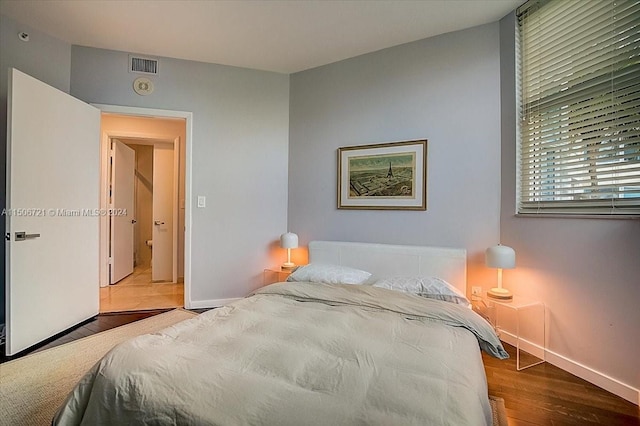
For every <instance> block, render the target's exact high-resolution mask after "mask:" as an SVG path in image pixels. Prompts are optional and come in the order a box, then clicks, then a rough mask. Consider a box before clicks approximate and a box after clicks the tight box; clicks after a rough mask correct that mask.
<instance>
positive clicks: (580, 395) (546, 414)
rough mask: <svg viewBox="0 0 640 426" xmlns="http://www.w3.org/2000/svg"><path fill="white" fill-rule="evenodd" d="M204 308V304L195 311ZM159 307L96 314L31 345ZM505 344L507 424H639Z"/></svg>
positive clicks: (609, 400)
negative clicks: (520, 360)
mask: <svg viewBox="0 0 640 426" xmlns="http://www.w3.org/2000/svg"><path fill="white" fill-rule="evenodd" d="M203 311H206V309H200V310H197V311H196V312H203ZM161 312H163V311H161V310H157V311H146V312H133V313H124V314H101V315H99V316H98V317H96V318H95V319H94V320H92V321H90V322H88V323H86V324H84V325H82V326H80V327H78V328H76V329H75V330H73V331H71V332H69V333H67V334H65V335H63V336H60V337H58V338H57V339H56V340H54V341H52V342H49V343H48V344H46V345H45V346H42V347H40V348H38V349H36V351H39V350H44V349H48V348H51V347H54V346H57V345H60V344H63V343H67V342H70V341H73V340H76V339H79V338H82V337H85V336H89V335H91V334H94V333H97V332H100V331H105V330H108V329H110V328H113V327H118V326H120V325H124V324H128V323H130V322H133V321H137V320H140V319H143V318H147V317H149V316H152V315H156V314H158V313H161ZM505 347H506V349H507V351H508V352H509V353H510V355H511V358H510V359H508V360H497V359H495V358H492V357H489V356H487V355H485V354H483V361H484V364H485V371H486V374H487V382H488V384H489V393H490V394H492V395H495V396H500V397H502V398H504V400H505V406H506V409H507V416H508V418H509V425H510V426H530V425H549V426H564V425H576V426H578V425H580V426H588V425H606V426H640V411H639V410H638V407H637V406H636V405H634V404H631V403H630V402H628V401H625V400H624V399H622V398H619V397H617V396H615V395H613V394H611V393H609V392H607V391H605V390H603V389H600V388H598V387H596V386H594V385H592V384H590V383H588V382H586V381H584V380H582V379H579V378H577V377H575V376H573V375H571V374H569V373H567V372H565V371H563V370H560V369H559V368H557V367H554V366H553V365H551V364H548V363H545V364H542V365H537V366H535V367H532V368H529V369H526V370H523V371H516V367H515V349H514V348H513V347H512V346H509V345H506V346H505ZM32 352H35V351H32ZM21 355H26V353H24V354H21ZM14 359H15V358H14ZM4 361H6V359H5V358H2V357H0V362H4ZM0 423H1V422H0Z"/></svg>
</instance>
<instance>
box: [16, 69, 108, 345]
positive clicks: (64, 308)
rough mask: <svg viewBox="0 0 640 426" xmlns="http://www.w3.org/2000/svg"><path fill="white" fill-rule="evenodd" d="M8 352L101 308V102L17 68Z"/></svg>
mask: <svg viewBox="0 0 640 426" xmlns="http://www.w3.org/2000/svg"><path fill="white" fill-rule="evenodd" d="M9 75H10V83H9V93H8V120H7V129H8V131H7V210H6V212H5V213H6V224H7V228H6V229H7V237H8V240H7V241H6V249H7V250H6V253H7V257H6V265H7V270H6V287H7V291H6V326H7V339H6V354H7V355H14V354H16V353H17V352H20V351H22V350H24V349H26V348H28V347H30V346H32V345H34V344H36V343H38V342H40V341H42V340H45V339H47V338H48V337H51V336H53V335H54V334H57V333H59V332H61V331H63V330H65V329H67V328H69V327H72V326H74V325H76V324H78V323H80V322H82V321H84V320H86V319H88V318H91V317H93V316H94V315H96V314H97V313H98V309H99V294H98V267H99V252H98V250H99V239H98V229H99V228H98V226H99V224H98V220H99V214H100V212H99V210H98V208H99V195H98V194H99V182H100V180H99V179H100V176H99V173H100V158H99V156H100V149H99V134H100V111H99V110H98V109H96V108H94V107H92V106H91V105H88V104H86V103H84V102H82V101H80V100H78V99H76V98H74V97H72V96H70V95H68V94H66V93H64V92H61V91H59V90H57V89H55V88H53V87H51V86H48V85H46V84H44V83H42V82H41V81H38V80H36V79H34V78H33V77H30V76H28V75H27V74H24V73H22V72H20V71H18V70H15V69H10V70H9Z"/></svg>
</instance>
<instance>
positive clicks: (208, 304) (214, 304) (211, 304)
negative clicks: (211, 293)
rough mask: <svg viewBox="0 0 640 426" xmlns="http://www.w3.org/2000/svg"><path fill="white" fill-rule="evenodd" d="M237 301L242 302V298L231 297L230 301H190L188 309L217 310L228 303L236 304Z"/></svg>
mask: <svg viewBox="0 0 640 426" xmlns="http://www.w3.org/2000/svg"><path fill="white" fill-rule="evenodd" d="M238 300H242V297H232V298H230V299H210V300H192V301H191V306H190V309H203V308H219V307H220V306H225V305H228V304H229V303H233V302H237V301H238Z"/></svg>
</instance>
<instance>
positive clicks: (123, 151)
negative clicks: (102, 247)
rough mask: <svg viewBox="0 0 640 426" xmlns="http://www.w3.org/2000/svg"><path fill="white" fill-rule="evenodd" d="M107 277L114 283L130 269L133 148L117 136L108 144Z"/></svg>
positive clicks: (132, 216) (134, 164) (132, 211)
mask: <svg viewBox="0 0 640 426" xmlns="http://www.w3.org/2000/svg"><path fill="white" fill-rule="evenodd" d="M111 158H112V160H111V205H110V209H111V216H110V217H109V219H110V222H111V244H110V245H109V257H110V278H109V284H115V283H117V282H118V281H120V280H121V279H123V278H124V277H126V276H127V275H130V274H132V273H133V233H134V226H135V225H134V224H135V222H136V221H135V219H134V218H135V211H134V209H135V191H134V185H135V184H134V180H135V171H136V152H135V151H134V150H133V149H131V148H129V147H128V146H127V145H125V144H123V143H122V142H120V141H119V140H115V139H114V140H113V141H112V144H111Z"/></svg>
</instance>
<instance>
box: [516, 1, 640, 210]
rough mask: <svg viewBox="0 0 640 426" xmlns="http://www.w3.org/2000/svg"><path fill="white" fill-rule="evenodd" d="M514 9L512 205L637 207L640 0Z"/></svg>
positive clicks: (533, 4) (639, 193) (535, 207)
mask: <svg viewBox="0 0 640 426" xmlns="http://www.w3.org/2000/svg"><path fill="white" fill-rule="evenodd" d="M517 16H518V32H517V36H518V37H517V42H516V45H517V48H516V55H517V57H518V76H517V82H518V84H519V92H518V98H519V102H518V103H519V108H520V111H519V117H520V120H519V129H520V131H519V143H518V145H519V146H518V157H519V158H518V165H519V169H518V180H519V185H518V212H519V213H553V214H607V215H615V214H623V215H624V214H631V215H637V214H640V1H639V0H613V1H611V0H546V1H544V0H531V1H529V2H527V3H525V4H524V5H523V6H522V7H520V8H519V9H518V11H517Z"/></svg>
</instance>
